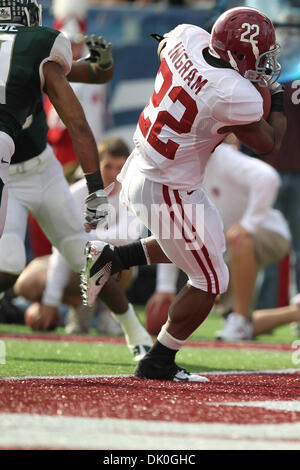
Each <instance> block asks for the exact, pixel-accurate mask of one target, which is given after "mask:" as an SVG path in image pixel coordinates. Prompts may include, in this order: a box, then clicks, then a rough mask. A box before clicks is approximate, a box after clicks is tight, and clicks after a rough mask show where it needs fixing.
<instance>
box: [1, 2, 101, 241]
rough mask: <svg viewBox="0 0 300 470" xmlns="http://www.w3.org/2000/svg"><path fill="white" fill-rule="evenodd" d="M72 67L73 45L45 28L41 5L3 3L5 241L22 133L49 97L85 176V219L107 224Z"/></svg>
mask: <svg viewBox="0 0 300 470" xmlns="http://www.w3.org/2000/svg"><path fill="white" fill-rule="evenodd" d="M71 66H72V51H71V44H70V41H69V39H67V38H66V36H64V35H63V34H62V33H60V32H59V31H56V30H54V29H51V28H46V27H43V26H41V5H39V4H38V1H37V0H0V84H1V85H0V195H1V202H0V235H1V234H2V232H3V228H4V223H5V217H6V208H7V188H6V183H7V179H8V171H9V165H10V161H11V158H12V156H13V154H14V151H15V144H16V141H17V139H18V136H19V135H20V133H21V131H22V129H24V128H26V127H29V126H30V125H31V124H32V120H33V117H34V115H35V113H38V112H39V111H40V106H41V101H42V91H44V92H45V93H46V94H47V95H48V97H49V99H50V101H51V102H52V104H53V105H54V107H55V108H56V110H57V112H58V114H59V116H60V118H61V119H62V121H63V122H64V124H65V125H66V127H67V128H68V130H69V133H70V137H71V139H72V142H73V146H74V149H75V152H76V155H77V157H78V160H79V162H80V164H81V166H82V168H83V172H84V173H85V175H86V179H87V184H88V188H89V193H90V196H89V197H88V198H87V202H86V208H85V215H86V223H87V230H89V229H91V228H93V227H95V225H96V224H97V223H98V222H99V221H101V222H105V221H106V217H107V210H96V207H98V206H99V205H101V204H105V205H107V197H106V192H105V190H104V189H103V183H102V179H101V174H100V169H99V160H98V152H97V145H96V142H95V140H94V137H93V134H92V132H91V129H90V127H89V125H88V123H87V121H86V118H85V115H84V112H83V109H82V107H81V105H80V103H79V101H78V100H77V98H76V96H75V94H74V92H73V90H72V88H71V87H70V85H69V82H68V80H67V79H66V75H67V74H69V72H70V70H71Z"/></svg>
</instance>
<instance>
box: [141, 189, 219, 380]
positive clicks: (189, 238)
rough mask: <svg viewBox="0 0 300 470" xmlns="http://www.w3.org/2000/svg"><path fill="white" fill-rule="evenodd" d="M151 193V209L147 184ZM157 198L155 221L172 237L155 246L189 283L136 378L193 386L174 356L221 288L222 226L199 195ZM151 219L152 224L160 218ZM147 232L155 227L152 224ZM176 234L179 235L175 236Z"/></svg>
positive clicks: (165, 191)
mask: <svg viewBox="0 0 300 470" xmlns="http://www.w3.org/2000/svg"><path fill="white" fill-rule="evenodd" d="M151 194H152V197H153V203H154V205H155V207H161V201H160V196H159V188H158V187H157V186H156V185H155V184H152V188H151ZM162 194H163V199H164V202H165V203H166V206H167V208H168V211H167V212H166V211H164V213H163V214H162V216H161V217H162V220H161V222H163V223H165V224H166V223H169V224H170V227H171V230H170V234H171V235H172V236H171V237H170V238H168V237H161V236H160V237H159V240H158V242H159V244H160V246H161V247H162V249H163V251H164V253H166V255H167V256H168V258H169V259H170V260H171V261H172V262H173V263H174V264H176V266H178V267H179V268H180V269H181V270H182V271H184V272H185V273H186V274H187V275H188V278H189V280H188V283H187V284H186V286H184V287H183V289H182V290H181V291H180V292H179V293H178V294H177V296H176V297H175V299H174V301H173V302H172V304H171V306H170V309H169V314H168V321H167V323H166V324H165V325H164V326H163V328H162V330H161V331H160V333H159V335H158V337H157V341H156V343H155V344H154V346H153V348H152V349H151V350H150V352H149V353H148V354H147V355H146V356H145V358H143V360H142V361H141V362H140V363H139V365H138V367H137V370H136V375H137V376H138V377H146V378H160V379H170V380H188V381H194V380H195V381H198V380H201V377H200V376H197V375H190V374H189V373H187V372H186V371H182V370H181V369H180V368H178V367H177V365H176V364H175V356H176V354H177V352H178V351H179V350H180V349H181V348H182V346H183V345H184V344H185V342H186V340H187V339H188V337H189V336H190V335H191V334H192V333H193V332H194V331H195V330H196V328H198V326H200V325H201V324H202V322H203V321H204V320H205V318H206V317H207V315H208V314H209V313H210V311H211V308H212V306H213V304H214V301H215V297H216V295H217V294H219V293H222V292H224V291H225V290H226V288H227V284H228V270H227V267H226V265H225V263H224V261H223V252H224V249H225V240H224V235H223V230H222V229H223V226H222V223H221V219H220V217H219V214H218V213H217V211H216V209H215V208H214V206H213V205H212V204H211V203H210V202H209V200H208V199H207V198H206V196H205V194H204V192H203V191H202V190H198V191H195V192H194V193H193V194H192V195H188V194H187V193H184V192H178V191H172V190H170V189H169V188H165V187H163V191H162ZM200 206H201V207H202V208H203V216H204V218H202V217H201V216H200V218H197V216H198V215H201V214H200V213H198V209H199V207H200ZM152 210H153V207H152ZM154 215H155V218H154V220H156V221H157V220H158V219H159V217H160V214H159V213H157V214H155V213H154ZM168 215H169V221H168V220H167V218H168ZM203 222H205V223H204V224H203ZM195 227H197V230H196V229H195ZM151 228H152V230H154V228H155V227H154V224H153V223H152V227H150V230H151ZM175 229H177V232H176V230H175ZM180 234H182V236H178V235H180ZM212 234H213V235H212ZM160 235H161V234H160ZM176 235H177V236H176ZM148 256H149V257H150V255H149V253H148ZM176 368H177V369H176Z"/></svg>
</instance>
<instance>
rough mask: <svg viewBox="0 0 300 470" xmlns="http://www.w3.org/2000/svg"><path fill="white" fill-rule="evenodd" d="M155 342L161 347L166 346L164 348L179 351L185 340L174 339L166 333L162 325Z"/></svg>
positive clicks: (164, 326)
mask: <svg viewBox="0 0 300 470" xmlns="http://www.w3.org/2000/svg"><path fill="white" fill-rule="evenodd" d="M157 341H159V342H160V343H161V344H162V345H163V346H166V348H169V349H175V350H177V351H179V349H181V348H182V346H184V345H185V343H186V341H187V340H186V339H185V340H181V339H176V338H174V336H172V335H170V333H168V332H167V330H166V325H163V326H162V328H161V330H160V332H159V334H158V336H157Z"/></svg>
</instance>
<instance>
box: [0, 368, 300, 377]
mask: <svg viewBox="0 0 300 470" xmlns="http://www.w3.org/2000/svg"><path fill="white" fill-rule="evenodd" d="M0 372H1V368H0ZM193 373H195V374H197V373H198V374H200V375H231V374H234V375H251V374H300V368H298V369H283V370H249V371H240V370H239V371H235V370H229V371H226V372H224V371H221V372H218V371H216V372H203V371H202V372H193ZM101 377H103V378H105V377H106V378H109V377H112V378H118V377H133V375H132V374H131V375H129V374H121V375H57V376H56V375H54V376H52V375H51V376H50V375H45V376H40V375H26V376H21V377H1V374H0V380H31V379H32V380H36V379H41V380H47V379H49V380H56V379H99V378H101Z"/></svg>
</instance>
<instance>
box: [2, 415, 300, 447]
mask: <svg viewBox="0 0 300 470" xmlns="http://www.w3.org/2000/svg"><path fill="white" fill-rule="evenodd" d="M0 418H1V419H0V436H1V437H0V448H1V447H2V448H6V449H7V448H15V447H17V448H31V449H32V448H34V449H39V448H42V449H76V450H80V449H81V450H82V449H89V450H96V449H98V450H101V449H102V450H104V449H105V450H108V449H110V450H113V449H118V450H120V449H122V450H175V451H179V450H204V449H205V450H215V449H220V450H221V449H226V450H249V449H255V450H256V449H257V450H267V449H270V450H273V449H277V450H299V445H300V437H299V436H300V423H284V424H269V425H268V424H261V425H242V426H241V425H237V424H223V423H222V424H218V423H199V424H195V423H179V422H164V421H142V420H125V419H108V418H105V419H99V418H80V417H66V416H59V417H58V416H44V415H31V414H9V413H4V414H0Z"/></svg>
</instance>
